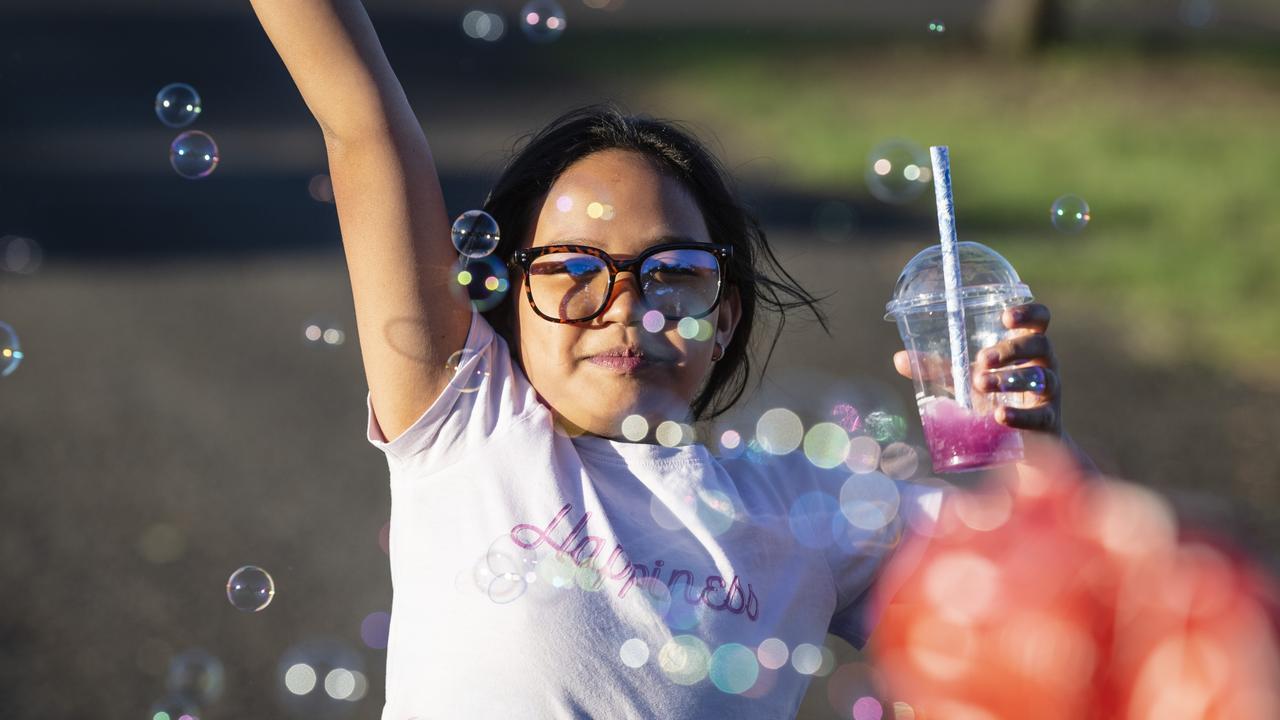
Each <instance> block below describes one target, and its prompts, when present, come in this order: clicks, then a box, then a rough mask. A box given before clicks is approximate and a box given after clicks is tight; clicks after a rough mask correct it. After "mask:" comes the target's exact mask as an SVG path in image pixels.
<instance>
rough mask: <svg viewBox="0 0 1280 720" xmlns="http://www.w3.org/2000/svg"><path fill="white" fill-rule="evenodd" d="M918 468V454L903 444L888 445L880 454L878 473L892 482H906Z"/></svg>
mask: <svg viewBox="0 0 1280 720" xmlns="http://www.w3.org/2000/svg"><path fill="white" fill-rule="evenodd" d="M919 467H920V454H919V453H918V452H917V451H916V449H915V448H913V447H911V446H910V445H908V444H906V443H904V442H894V443H889V444H888V445H886V446H885V448H884V451H883V452H882V453H881V454H880V471H881V472H883V473H884V474H885V475H888V476H889V477H891V478H893V479H894V480H906V479H908V478H910V477H911V476H913V475H915V474H916V470H917V469H919Z"/></svg>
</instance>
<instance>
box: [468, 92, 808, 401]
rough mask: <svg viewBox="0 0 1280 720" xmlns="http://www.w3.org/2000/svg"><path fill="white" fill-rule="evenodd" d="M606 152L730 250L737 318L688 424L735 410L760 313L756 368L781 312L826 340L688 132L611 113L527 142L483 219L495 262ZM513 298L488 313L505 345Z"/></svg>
mask: <svg viewBox="0 0 1280 720" xmlns="http://www.w3.org/2000/svg"><path fill="white" fill-rule="evenodd" d="M613 149H616V150H629V151H632V152H636V153H640V154H641V155H644V156H645V157H647V158H649V159H651V160H652V161H654V162H655V163H656V166H657V167H658V168H659V169H660V170H661V171H662V172H664V173H665V174H667V175H669V176H670V177H672V178H673V179H675V180H678V181H679V182H680V183H682V184H683V185H684V187H685V188H686V189H687V190H688V191H689V193H690V194H691V195H692V196H693V199H694V201H695V202H696V203H697V205H698V209H699V210H701V211H702V216H703V220H704V221H705V222H706V225H707V230H708V232H709V233H710V236H711V240H712V242H718V243H724V244H727V245H732V246H733V256H732V257H731V258H730V260H729V262H728V267H727V268H726V278H725V281H726V284H727V285H729V286H734V287H736V288H737V289H738V294H739V297H740V299H741V304H742V317H741V319H740V321H739V323H738V327H737V328H736V329H735V331H734V333H733V338H732V339H731V340H730V341H729V345H728V347H726V348H725V349H724V355H723V356H722V357H721V359H720V360H719V361H718V362H716V363H715V364H714V365H713V366H712V370H711V376H710V378H708V380H707V383H706V385H705V386H704V387H703V388H702V390H700V391H699V393H698V395H697V397H696V398H694V400H693V403H692V405H691V406H690V410H691V411H692V413H693V418H694V419H695V420H709V419H711V418H714V417H716V416H718V415H720V414H722V413H724V412H725V411H726V410H728V409H729V408H730V407H732V406H733V404H734V403H736V402H737V401H738V399H739V398H741V397H742V394H743V392H744V390H745V389H746V386H747V381H748V378H749V377H750V375H751V369H752V368H751V357H750V353H749V352H748V343H749V341H750V340H751V334H752V330H753V328H754V327H755V325H756V321H757V310H758V309H759V306H761V305H762V306H764V307H765V308H767V309H768V310H771V311H773V312H775V313H776V314H777V325H776V328H775V331H774V335H773V339H772V342H771V343H770V344H769V351H768V353H766V355H765V358H764V363H763V366H767V365H768V364H769V358H770V357H772V355H773V350H774V348H775V347H776V346H777V344H778V338H779V336H780V335H781V334H782V328H783V325H784V324H785V322H786V316H787V313H788V311H791V310H794V309H797V308H800V307H806V308H808V310H809V311H811V312H812V313H813V315H814V317H815V318H816V319H817V320H818V322H819V323H820V324H821V325H822V328H823V329H824V330H826V331H827V332H828V333H829V332H830V328H829V327H828V326H827V320H826V316H825V315H824V314H823V313H822V311H821V310H820V309H819V308H818V302H819V299H818V298H815V297H814V296H812V295H810V294H809V293H808V292H807V291H806V290H805V289H804V288H802V287H800V284H799V283H797V282H796V281H795V279H794V278H792V277H791V275H790V274H789V273H788V272H787V271H786V270H785V269H783V267H782V265H781V263H779V262H778V259H777V257H775V256H774V254H773V250H771V249H770V248H769V243H768V241H767V240H766V239H765V234H764V230H763V229H762V228H761V226H760V222H759V220H757V219H756V217H755V215H754V214H753V213H752V212H751V211H750V210H748V209H747V208H746V207H745V206H744V204H743V203H742V201H741V200H739V198H738V196H737V193H736V191H735V190H734V188H733V185H732V183H731V181H730V179H729V177H728V174H727V173H726V172H725V170H724V168H723V167H722V166H721V164H720V162H719V161H718V160H717V159H716V158H715V156H714V155H712V154H711V152H710V151H708V150H707V148H706V147H705V146H704V145H703V144H702V143H701V142H699V141H698V140H697V139H696V138H695V137H694V136H693V134H692V133H691V132H689V131H687V130H685V129H683V127H682V126H681V125H680V124H679V123H676V122H673V121H670V120H660V119H655V118H652V117H649V116H647V115H629V114H626V113H624V112H623V111H622V110H621V109H619V108H618V107H617V106H616V105H613V104H599V105H588V106H586V107H581V108H577V109H574V110H570V111H569V112H567V113H565V114H563V115H561V116H560V117H558V118H556V119H555V120H553V121H551V123H550V124H548V125H547V126H546V127H544V128H543V129H542V130H540V131H538V132H537V133H536V134H533V135H531V136H526V137H525V138H524V141H523V144H522V145H520V146H519V147H518V149H517V150H516V152H515V153H514V155H513V157H512V158H511V159H510V161H509V162H508V163H507V166H506V168H505V169H504V170H503V172H502V174H501V176H500V177H499V178H498V180H497V182H496V183H495V184H494V186H493V189H492V190H491V191H490V192H489V197H488V199H487V200H486V201H485V206H484V209H485V211H486V212H488V213H489V214H490V215H492V216H493V217H494V219H495V220H497V221H498V226H499V227H500V228H501V240H500V241H499V244H498V247H497V249H496V250H495V251H494V254H495V255H497V257H499V258H502V259H503V260H506V259H508V258H510V257H511V254H512V253H513V252H515V251H516V250H517V249H519V247H520V244H521V242H523V240H524V238H525V237H526V236H527V235H528V233H529V232H530V231H531V230H532V226H533V224H534V223H535V222H536V220H537V214H538V211H539V210H540V208H541V207H542V203H543V202H544V199H545V197H546V194H547V193H548V192H549V191H550V189H551V186H552V185H553V184H554V183H555V181H556V180H557V179H558V178H559V177H560V175H561V174H562V173H564V171H565V170H567V169H568V168H569V167H570V166H571V165H573V164H574V163H575V162H577V161H579V160H581V159H583V158H585V157H587V156H588V155H591V154H593V153H597V152H600V151H603V150H613ZM512 289H513V291H512V292H511V293H510V294H509V296H508V297H507V298H506V299H505V300H504V301H503V302H502V304H501V305H499V306H497V307H495V308H493V309H491V310H489V311H488V312H486V313H485V316H486V318H487V319H488V320H489V322H490V324H491V325H493V327H494V328H495V329H496V330H497V331H498V332H499V333H501V334H502V335H503V336H504V337H505V338H506V339H507V340H508V341H510V340H511V337H512V333H511V331H512V322H513V314H514V307H515V305H514V303H516V302H521V301H523V298H522V297H520V294H519V293H517V292H515V291H514V287H513V288H512ZM763 366H762V370H763Z"/></svg>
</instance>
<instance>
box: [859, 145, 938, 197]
mask: <svg viewBox="0 0 1280 720" xmlns="http://www.w3.org/2000/svg"><path fill="white" fill-rule="evenodd" d="M866 180H867V189H868V190H870V191H871V194H872V195H874V196H875V197H876V198H877V199H878V200H881V201H883V202H887V203H905V202H909V201H911V200H913V199H915V198H916V197H918V196H919V195H920V194H921V193H923V192H924V191H925V190H926V189H927V188H929V187H930V186H931V183H932V180H933V170H932V166H931V165H930V163H929V154H928V153H927V152H925V150H924V148H922V147H920V146H919V145H916V144H915V143H912V142H909V141H906V140H889V141H886V142H883V143H881V144H880V145H877V146H876V147H875V148H874V149H872V151H871V153H870V155H868V156H867V171H866Z"/></svg>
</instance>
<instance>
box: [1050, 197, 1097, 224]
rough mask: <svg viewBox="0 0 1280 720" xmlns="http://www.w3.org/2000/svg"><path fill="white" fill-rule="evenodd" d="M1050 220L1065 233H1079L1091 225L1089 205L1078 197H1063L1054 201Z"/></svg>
mask: <svg viewBox="0 0 1280 720" xmlns="http://www.w3.org/2000/svg"><path fill="white" fill-rule="evenodd" d="M1049 219H1050V220H1051V221H1052V222H1053V226H1054V227H1055V228H1057V229H1058V230H1060V231H1062V232H1064V233H1078V232H1080V231H1081V230H1084V228H1085V226H1086V225H1088V224H1089V219H1090V215H1089V203H1087V202H1085V201H1084V198H1082V197H1078V196H1076V195H1063V196H1062V197H1060V198H1058V199H1057V200H1054V201H1053V206H1052V207H1050V208H1049Z"/></svg>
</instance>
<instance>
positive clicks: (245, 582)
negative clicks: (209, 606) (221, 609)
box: [227, 565, 276, 612]
mask: <svg viewBox="0 0 1280 720" xmlns="http://www.w3.org/2000/svg"><path fill="white" fill-rule="evenodd" d="M275 595H276V583H275V581H274V580H272V579H271V575H269V574H268V573H267V571H266V570H263V569H262V568H260V567H258V566H256V565H245V566H244V567H242V568H240V569H239V570H236V571H235V572H233V573H231V577H230V578H228V579H227V599H228V600H230V601H231V604H232V605H234V606H235V608H236V609H237V610H243V611H244V612H258V611H259V610H262V609H263V608H265V607H266V606H267V605H270V604H271V598H273V597H275Z"/></svg>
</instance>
